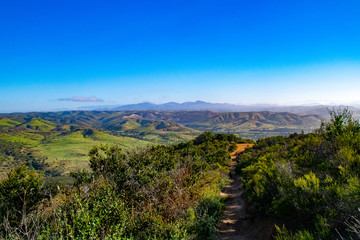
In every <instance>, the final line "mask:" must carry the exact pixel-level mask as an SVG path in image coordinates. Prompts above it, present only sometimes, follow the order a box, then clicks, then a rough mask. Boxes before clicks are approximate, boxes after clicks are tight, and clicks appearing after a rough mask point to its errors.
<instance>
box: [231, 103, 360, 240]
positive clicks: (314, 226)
mask: <svg viewBox="0 0 360 240" xmlns="http://www.w3.org/2000/svg"><path fill="white" fill-rule="evenodd" d="M237 171H238V172H240V173H241V174H242V177H243V178H242V182H243V186H244V188H245V195H246V197H247V199H248V201H249V203H251V204H253V206H254V207H255V208H256V209H258V210H259V211H260V212H262V213H264V214H267V215H271V216H275V217H277V218H279V219H280V220H281V221H283V222H284V226H278V227H277V230H278V233H277V235H276V236H275V239H278V240H280V239H281V240H282V239H357V237H359V228H358V226H359V220H358V219H360V212H359V210H358V209H359V203H360V180H359V177H360V176H359V174H360V124H359V121H357V120H354V119H353V118H352V115H351V113H350V112H349V111H348V110H347V109H345V110H337V111H335V110H334V111H331V120H330V121H329V122H324V123H323V124H322V125H321V127H320V129H319V130H318V131H317V132H316V133H311V134H292V135H290V136H289V137H282V136H278V137H271V138H265V139H261V140H258V141H257V143H256V144H255V145H254V147H253V148H252V149H249V150H247V152H246V153H245V154H243V155H242V156H241V158H240V160H239V162H238V165H237Z"/></svg>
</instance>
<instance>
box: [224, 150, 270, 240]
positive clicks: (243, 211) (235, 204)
mask: <svg viewBox="0 0 360 240" xmlns="http://www.w3.org/2000/svg"><path fill="white" fill-rule="evenodd" d="M252 145H253V144H237V146H238V148H237V150H236V151H234V152H233V153H232V154H231V159H232V163H231V167H230V176H231V182H230V183H229V185H227V186H226V187H225V188H224V189H223V191H222V192H221V193H220V194H221V195H222V196H228V199H227V200H226V202H225V204H226V208H225V210H224V216H223V217H222V218H221V222H220V224H219V225H218V228H217V229H218V230H217V231H218V239H219V240H235V239H236V240H260V239H261V240H267V239H271V235H272V233H273V230H274V224H273V222H272V221H271V220H270V219H267V218H260V217H252V216H250V215H249V214H248V213H247V206H246V203H245V201H244V199H243V197H242V194H243V189H242V187H241V184H240V175H239V174H236V173H235V165H236V159H237V157H238V155H239V154H241V153H242V152H243V151H244V150H245V148H246V147H248V146H250V147H252Z"/></svg>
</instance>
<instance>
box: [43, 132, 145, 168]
mask: <svg viewBox="0 0 360 240" xmlns="http://www.w3.org/2000/svg"><path fill="white" fill-rule="evenodd" d="M100 143H101V144H118V145H120V146H121V147H123V148H125V149H135V148H143V147H145V146H147V145H149V142H146V141H142V140H138V139H134V138H129V137H117V136H113V135H110V134H107V133H102V132H99V131H96V130H95V131H94V133H93V134H91V135H84V134H83V132H82V131H76V132H72V133H68V134H60V135H56V136H52V137H50V138H48V139H47V140H46V141H44V143H43V144H41V145H40V146H39V147H38V148H37V150H38V152H39V154H42V155H44V156H46V157H47V158H48V159H47V161H46V163H47V164H48V168H49V169H56V170H57V171H58V172H61V173H62V174H67V173H69V172H70V171H74V170H76V169H81V168H87V167H88V161H89V158H88V153H89V151H90V149H91V148H92V147H93V146H94V145H97V144H100Z"/></svg>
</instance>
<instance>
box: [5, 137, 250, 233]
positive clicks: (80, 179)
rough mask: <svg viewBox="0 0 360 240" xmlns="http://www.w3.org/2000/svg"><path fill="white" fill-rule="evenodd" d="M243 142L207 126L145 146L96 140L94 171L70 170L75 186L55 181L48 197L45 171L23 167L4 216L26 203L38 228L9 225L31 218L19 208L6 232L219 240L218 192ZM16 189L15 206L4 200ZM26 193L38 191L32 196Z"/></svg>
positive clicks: (92, 160) (220, 204) (17, 171)
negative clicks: (189, 136) (188, 137)
mask: <svg viewBox="0 0 360 240" xmlns="http://www.w3.org/2000/svg"><path fill="white" fill-rule="evenodd" d="M239 142H244V140H242V139H241V138H237V137H236V136H234V135H232V134H215V133H212V132H205V133H203V134H201V135H199V136H198V137H197V138H196V139H195V140H193V141H190V142H186V143H180V144H177V145H173V146H153V147H150V148H147V149H143V150H138V151H126V150H123V149H122V148H121V147H119V146H116V145H114V146H109V145H98V146H94V147H93V148H92V149H91V150H90V152H89V158H90V160H89V165H90V170H85V169H81V170H79V171H77V172H73V173H71V176H72V177H73V178H74V184H73V186H72V187H57V189H56V191H54V188H51V189H52V194H48V196H49V197H48V198H44V197H45V195H44V191H45V190H44V187H43V186H44V185H43V181H44V179H43V178H41V174H38V173H37V172H36V171H34V170H27V169H26V167H25V166H23V167H21V168H16V169H15V170H12V171H11V172H10V173H9V176H8V178H7V179H5V180H3V181H2V182H1V184H0V190H1V191H2V193H3V192H5V191H8V192H6V194H4V195H2V199H1V207H2V208H1V209H0V210H1V211H2V212H1V213H2V214H3V215H2V217H4V216H5V215H4V214H5V213H8V212H10V213H11V214H12V213H13V212H14V209H15V208H20V207H21V206H25V205H24V202H26V206H27V208H26V215H31V214H32V215H36V216H39V217H38V218H37V219H36V231H33V232H32V234H31V235H29V234H21V233H19V232H17V231H10V232H9V231H8V230H9V229H10V230H13V229H14V227H15V228H16V224H18V226H20V225H21V223H20V222H23V219H26V217H27V216H24V215H21V211H20V215H18V216H17V215H16V217H15V218H14V219H12V218H11V219H10V218H9V219H8V221H9V222H11V224H12V225H11V227H12V228H9V227H7V228H6V226H5V225H4V228H3V230H2V231H1V234H2V235H1V236H2V238H8V239H11V238H19V239H33V238H37V239H215V237H216V232H215V225H216V224H217V222H218V219H219V216H220V215H221V212H222V210H223V198H221V197H219V194H218V192H219V190H220V189H221V187H222V186H224V185H225V184H226V177H227V174H228V170H229V166H230V163H231V158H230V152H231V151H232V150H234V148H235V147H236V144H235V143H239ZM14 174H15V175H14ZM16 174H17V175H16ZM14 176H18V177H14ZM9 186H11V187H9ZM23 186H25V187H23ZM9 189H10V190H9ZM11 189H15V190H14V191H15V192H16V191H17V192H19V191H23V189H26V190H24V191H25V193H24V194H25V195H24V197H22V198H21V200H23V201H22V202H21V201H19V202H16V201H15V200H14V201H13V203H14V204H15V205H16V206H15V205H14V206H13V205H11V206H10V205H5V203H6V202H7V201H9V200H10V199H17V198H16V197H17V196H16V194H15V192H14V191H13V190H11ZM49 189H50V188H49ZM10 193H14V194H13V195H11V194H10ZM26 194H31V195H29V196H31V201H30V200H29V199H28V195H26ZM21 204H23V205H21ZM7 216H8V215H7ZM11 216H15V215H11ZM34 223H35V221H34ZM29 226H30V225H29ZM29 226H28V227H29Z"/></svg>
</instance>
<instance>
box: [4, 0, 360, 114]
mask: <svg viewBox="0 0 360 240" xmlns="http://www.w3.org/2000/svg"><path fill="white" fill-rule="evenodd" d="M0 33H1V36H2V37H1V38H0V96H1V97H0V112H16V111H56V110H63V109H76V108H78V107H80V106H86V105H111V104H129V103H138V102H143V101H150V102H154V103H163V102H168V101H177V102H184V101H195V100H199V99H200V100H204V101H209V102H228V103H236V104H256V103H271V104H287V105H289V104H316V103H323V104H354V103H360V94H358V91H357V90H358V89H360V44H359V43H360V2H359V1H358V0H353V1H346V0H345V1H333V0H326V1H325V0H317V1H307V0H305V1H259V0H258V1H257V0H255V1H226V0H222V1H211V0H207V1H202V0H200V1H187V0H182V1H175V0H167V1H91V0H90V1H89V0H86V1H85V0H84V1H80V0H79V1H55V0H54V1H47V0H46V1H45V0H43V1H38V0H33V1H17V0H12V1H2V2H1V3H0ZM65 99H67V101H65ZM79 99H80V100H83V101H78V100H79ZM86 99H88V100H89V102H86ZM94 99H98V100H99V101H98V102H96V101H94ZM74 100H75V101H74ZM100 100H101V101H100Z"/></svg>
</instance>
